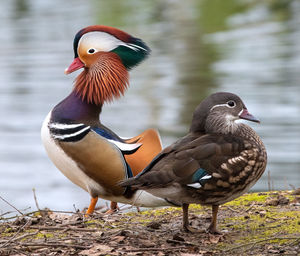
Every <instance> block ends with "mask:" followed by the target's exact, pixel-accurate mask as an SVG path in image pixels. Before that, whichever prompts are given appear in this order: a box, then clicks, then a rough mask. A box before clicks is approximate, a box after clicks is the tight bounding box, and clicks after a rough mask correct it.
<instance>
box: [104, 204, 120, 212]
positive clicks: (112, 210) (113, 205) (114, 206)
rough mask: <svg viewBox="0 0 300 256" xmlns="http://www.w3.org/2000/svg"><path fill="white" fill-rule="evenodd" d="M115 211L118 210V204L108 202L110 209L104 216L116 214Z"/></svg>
mask: <svg viewBox="0 0 300 256" xmlns="http://www.w3.org/2000/svg"><path fill="white" fill-rule="evenodd" d="M117 210H119V207H118V203H117V202H113V201H111V202H110V209H109V210H108V211H107V212H105V213H106V214H111V213H114V212H116V211H117Z"/></svg>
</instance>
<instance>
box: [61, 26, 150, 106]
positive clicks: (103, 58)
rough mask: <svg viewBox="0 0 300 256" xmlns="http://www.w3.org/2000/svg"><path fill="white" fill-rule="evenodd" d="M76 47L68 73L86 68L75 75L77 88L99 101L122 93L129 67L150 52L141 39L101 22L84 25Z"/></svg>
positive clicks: (79, 91) (84, 97)
mask: <svg viewBox="0 0 300 256" xmlns="http://www.w3.org/2000/svg"><path fill="white" fill-rule="evenodd" d="M73 47H74V60H73V62H72V63H71V65H70V66H69V67H68V68H67V69H66V70H65V73H66V74H70V73H72V72H74V71H76V70H78V69H80V68H84V70H83V72H82V73H81V74H80V75H79V76H78V77H77V79H76V82H75V91H76V93H78V94H79V95H80V96H81V97H82V99H85V100H87V101H88V102H89V103H94V104H97V105H99V104H103V102H104V101H111V100H112V99H113V98H114V97H119V96H120V95H121V94H123V93H124V91H125V89H126V88H127V87H128V70H130V69H131V68H132V67H134V66H136V65H138V64H139V63H140V62H141V61H142V60H144V59H145V58H146V57H147V56H148V55H149V53H150V49H149V48H148V46H147V45H146V44H145V43H144V42H143V41H142V40H141V39H138V38H135V37H133V36H131V35H129V34H127V33H125V32H123V31H121V30H119V29H116V28H112V27H108V26H102V25H94V26H89V27H86V28H84V29H81V30H80V31H79V32H78V33H77V34H76V36H75V38H74V42H73Z"/></svg>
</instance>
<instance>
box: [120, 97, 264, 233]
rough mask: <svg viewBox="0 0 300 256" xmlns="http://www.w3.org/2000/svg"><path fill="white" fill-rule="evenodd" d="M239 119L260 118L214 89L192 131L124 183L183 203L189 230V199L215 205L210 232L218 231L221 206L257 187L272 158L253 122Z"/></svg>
mask: <svg viewBox="0 0 300 256" xmlns="http://www.w3.org/2000/svg"><path fill="white" fill-rule="evenodd" d="M237 119H247V120H249V121H254V122H258V119H256V118H255V117H254V116H252V115H251V114H250V113H249V112H248V111H247V109H246V107H245V105H244V103H243V102H242V100H241V99H240V98H239V97H238V96H236V95H234V94H231V93H215V94H212V95H211V96H210V97H208V98H206V99H205V100H204V101H203V102H202V103H201V104H200V105H199V106H198V107H197V108H196V110H195V112H194V117H193V121H192V125H191V129H190V132H189V133H188V134H187V135H186V136H185V137H183V138H181V139H179V140H178V141H177V142H175V143H174V144H172V145H171V146H169V147H167V148H165V149H164V150H163V151H162V152H161V153H160V154H159V155H158V156H157V157H156V158H155V159H154V160H153V161H152V162H151V163H150V164H149V165H148V166H147V167H146V168H145V169H144V171H143V172H142V173H141V174H139V175H137V177H135V178H132V179H130V180H128V181H124V182H123V185H125V186H131V187H132V189H135V188H138V189H144V190H146V191H148V192H150V193H152V194H153V195H155V196H159V197H162V198H165V199H167V200H169V201H170V202H173V203H174V204H177V205H181V206H182V208H183V226H184V229H185V230H192V228H191V227H189V224H188V205H189V204H191V203H197V204H202V205H211V206H212V209H213V218H212V222H211V225H210V226H209V231H210V232H212V233H217V232H218V231H217V229H216V220H217V212H218V206H219V205H221V204H224V203H226V202H228V201H230V200H233V199H235V198H237V197H238V196H240V195H241V194H243V193H245V192H246V191H247V190H248V189H249V188H250V187H251V186H253V185H254V184H255V182H256V181H257V180H258V179H259V178H260V177H261V175H262V174H263V172H264V170H265V167H266V162H267V154H266V150H265V147H264V145H263V143H262V141H261V139H260V138H259V136H258V135H257V134H256V133H255V131H254V130H253V129H252V128H251V127H249V126H247V125H245V124H242V123H236V122H235V121H236V120H237Z"/></svg>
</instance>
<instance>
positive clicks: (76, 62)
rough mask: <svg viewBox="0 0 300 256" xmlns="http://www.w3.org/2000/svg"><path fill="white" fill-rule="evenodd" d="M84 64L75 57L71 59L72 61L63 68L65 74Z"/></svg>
mask: <svg viewBox="0 0 300 256" xmlns="http://www.w3.org/2000/svg"><path fill="white" fill-rule="evenodd" d="M84 66H85V65H84V63H83V62H82V61H81V60H80V59H79V58H78V57H77V58H75V59H74V60H73V62H72V63H71V65H70V66H69V67H68V68H66V69H65V74H66V75H67V74H70V73H72V72H74V71H76V70H78V69H80V68H83V67H84Z"/></svg>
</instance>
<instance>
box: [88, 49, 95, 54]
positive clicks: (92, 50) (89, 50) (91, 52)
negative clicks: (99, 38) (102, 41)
mask: <svg viewBox="0 0 300 256" xmlns="http://www.w3.org/2000/svg"><path fill="white" fill-rule="evenodd" d="M95 52H96V50H95V49H94V48H90V49H88V51H87V53H88V54H93V53H95Z"/></svg>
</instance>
